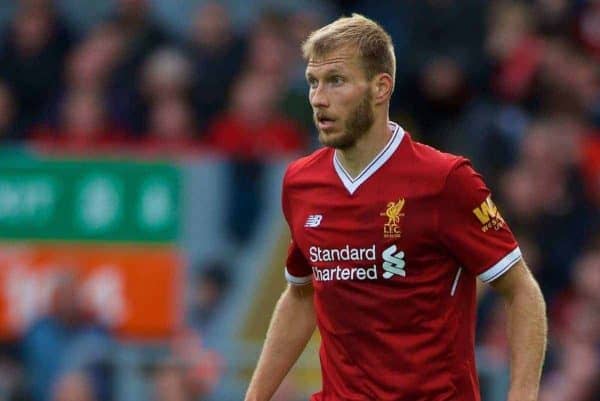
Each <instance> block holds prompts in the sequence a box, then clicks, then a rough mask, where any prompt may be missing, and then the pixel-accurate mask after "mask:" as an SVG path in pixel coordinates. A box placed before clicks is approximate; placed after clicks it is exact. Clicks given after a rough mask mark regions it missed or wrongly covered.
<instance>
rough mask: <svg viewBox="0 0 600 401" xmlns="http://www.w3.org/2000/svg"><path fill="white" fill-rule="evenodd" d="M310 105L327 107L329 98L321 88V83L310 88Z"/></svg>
mask: <svg viewBox="0 0 600 401" xmlns="http://www.w3.org/2000/svg"><path fill="white" fill-rule="evenodd" d="M310 105H311V106H312V107H328V106H329V98H328V97H327V94H326V93H325V90H323V85H319V86H317V87H316V88H315V89H313V90H312V93H311V96H310Z"/></svg>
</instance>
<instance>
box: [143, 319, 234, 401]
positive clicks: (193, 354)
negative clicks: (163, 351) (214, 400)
mask: <svg viewBox="0 0 600 401" xmlns="http://www.w3.org/2000/svg"><path fill="white" fill-rule="evenodd" d="M222 370H223V362H222V360H221V358H220V356H219V355H218V354H216V353H215V352H214V351H212V350H210V349H206V348H204V345H203V343H202V338H201V337H200V336H199V335H198V334H197V333H195V332H193V331H190V330H183V331H182V332H180V333H178V334H177V335H176V336H175V338H174V340H173V342H172V344H171V349H170V355H169V356H168V358H167V359H166V360H165V361H163V363H162V364H161V365H160V366H159V367H158V369H157V371H156V373H155V375H154V398H153V400H156V401H196V400H200V399H204V398H205V397H206V396H207V395H209V394H210V393H211V392H212V390H213V389H214V387H215V385H216V384H217V383H218V381H219V379H220V377H221V374H222Z"/></svg>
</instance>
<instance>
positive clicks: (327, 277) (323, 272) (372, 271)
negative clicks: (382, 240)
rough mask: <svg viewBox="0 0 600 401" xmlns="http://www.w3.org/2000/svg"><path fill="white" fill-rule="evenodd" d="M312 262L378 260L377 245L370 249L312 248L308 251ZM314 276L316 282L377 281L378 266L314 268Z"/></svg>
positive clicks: (348, 246)
mask: <svg viewBox="0 0 600 401" xmlns="http://www.w3.org/2000/svg"><path fill="white" fill-rule="evenodd" d="M308 252H309V256H310V261H311V262H313V263H316V262H352V261H355V262H365V261H371V262H373V261H375V260H376V249H375V245H374V244H373V245H371V246H368V247H357V248H355V247H351V246H350V245H346V246H344V247H341V248H321V247H318V246H311V247H310V248H309V249H308ZM312 271H313V275H314V278H315V280H316V281H332V280H376V279H377V265H376V264H371V265H370V266H365V267H362V266H361V267H358V266H340V265H339V264H338V265H336V266H332V267H325V266H320V267H318V266H314V265H313V266H312Z"/></svg>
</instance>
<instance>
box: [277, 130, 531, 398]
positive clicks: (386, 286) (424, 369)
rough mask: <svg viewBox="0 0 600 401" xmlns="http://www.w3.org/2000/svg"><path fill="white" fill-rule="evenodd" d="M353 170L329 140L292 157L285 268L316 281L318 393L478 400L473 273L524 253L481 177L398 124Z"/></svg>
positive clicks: (492, 273)
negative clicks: (377, 149) (372, 154)
mask: <svg viewBox="0 0 600 401" xmlns="http://www.w3.org/2000/svg"><path fill="white" fill-rule="evenodd" d="M390 129H391V130H392V131H393V135H392V137H391V139H390V141H389V142H388V144H387V145H386V147H385V148H384V149H383V150H382V151H381V152H380V153H379V155H377V157H376V158H375V159H374V160H373V161H372V162H371V163H370V164H369V165H368V166H367V167H366V168H365V169H364V170H363V171H362V172H361V173H360V174H359V175H358V176H357V177H355V178H351V177H350V175H349V174H348V173H347V172H346V171H345V170H344V168H343V166H342V165H341V164H340V163H339V162H338V161H337V158H336V155H335V151H334V150H333V149H329V148H324V149H320V150H318V151H316V152H315V153H313V154H312V155H310V156H308V157H305V158H302V159H299V160H297V161H296V162H294V163H292V164H291V165H290V166H289V168H288V170H287V172H286V174H285V178H284V183H283V196H282V198H283V199H282V203H283V210H284V214H285V217H286V220H287V222H288V224H289V227H290V231H291V234H292V243H291V244H290V247H289V254H288V259H287V265H286V278H287V279H288V281H289V282H290V283H292V284H296V285H301V284H306V283H308V282H310V281H312V284H313V286H314V288H315V296H314V303H315V309H316V314H317V325H318V328H319V331H320V334H321V349H320V360H321V370H322V376H323V388H322V391H321V392H319V393H317V394H315V395H314V396H313V397H312V398H311V400H313V401H374V400H378V401H379V400H385V401H442V400H460V401H479V400H480V396H479V385H478V379H477V372H476V368H475V358H474V332H475V278H476V277H479V279H481V280H482V281H484V282H490V281H492V280H494V279H496V278H497V277H499V276H500V275H502V274H503V273H504V272H506V271H507V270H508V269H509V268H510V267H511V266H513V265H514V264H515V262H516V261H517V260H519V258H520V257H521V252H520V250H519V248H518V246H517V243H516V242H515V239H514V237H513V235H512V233H511V232H510V230H509V228H508V227H507V225H506V223H505V222H504V220H503V219H502V216H501V215H500V213H498V210H497V209H496V207H495V206H494V204H493V202H492V200H491V198H490V191H489V190H488V189H487V188H486V186H485V184H484V183H483V181H482V179H481V176H480V175H478V174H477V173H476V172H475V171H474V170H473V169H472V167H471V165H470V164H469V162H468V161H467V160H466V159H464V158H461V157H458V156H454V155H450V154H446V153H442V152H439V151H437V150H435V149H433V148H431V147H429V146H426V145H423V144H420V143H417V142H414V141H412V139H411V138H410V136H409V135H408V134H407V133H405V132H404V131H403V129H402V128H401V127H400V126H398V125H397V124H395V123H391V125H390Z"/></svg>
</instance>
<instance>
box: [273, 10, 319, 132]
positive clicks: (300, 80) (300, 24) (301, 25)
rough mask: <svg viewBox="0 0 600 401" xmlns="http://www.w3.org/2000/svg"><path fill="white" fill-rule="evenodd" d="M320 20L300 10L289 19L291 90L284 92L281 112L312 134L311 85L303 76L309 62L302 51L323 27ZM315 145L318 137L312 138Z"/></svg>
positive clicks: (288, 40) (307, 11) (289, 85)
mask: <svg viewBox="0 0 600 401" xmlns="http://www.w3.org/2000/svg"><path fill="white" fill-rule="evenodd" d="M321 22H322V21H321V19H320V16H319V15H317V14H316V13H315V12H314V10H299V11H297V12H296V13H294V14H292V15H290V16H289V18H288V21H287V30H288V32H289V33H288V34H286V35H285V37H286V38H287V46H288V47H289V48H290V51H289V58H290V60H291V61H290V67H289V70H290V71H289V74H288V75H289V77H288V80H289V83H288V85H287V86H288V87H289V88H288V90H287V91H285V92H284V94H283V98H282V101H281V110H282V112H283V113H284V114H285V115H286V116H287V117H289V118H291V119H292V120H294V121H295V122H296V123H297V124H299V125H300V126H301V127H302V128H303V129H304V130H305V131H307V132H312V131H313V130H314V129H315V125H314V121H313V112H312V108H311V107H310V103H309V102H308V101H307V98H306V94H307V88H308V85H307V83H306V77H305V76H304V72H305V70H306V62H305V61H304V59H303V58H302V52H301V51H300V47H301V44H302V42H304V40H305V39H306V38H307V37H308V35H309V34H310V33H311V32H312V31H313V30H315V29H317V28H318V27H319V26H320V24H321ZM312 138H314V140H315V141H316V138H317V135H312Z"/></svg>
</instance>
